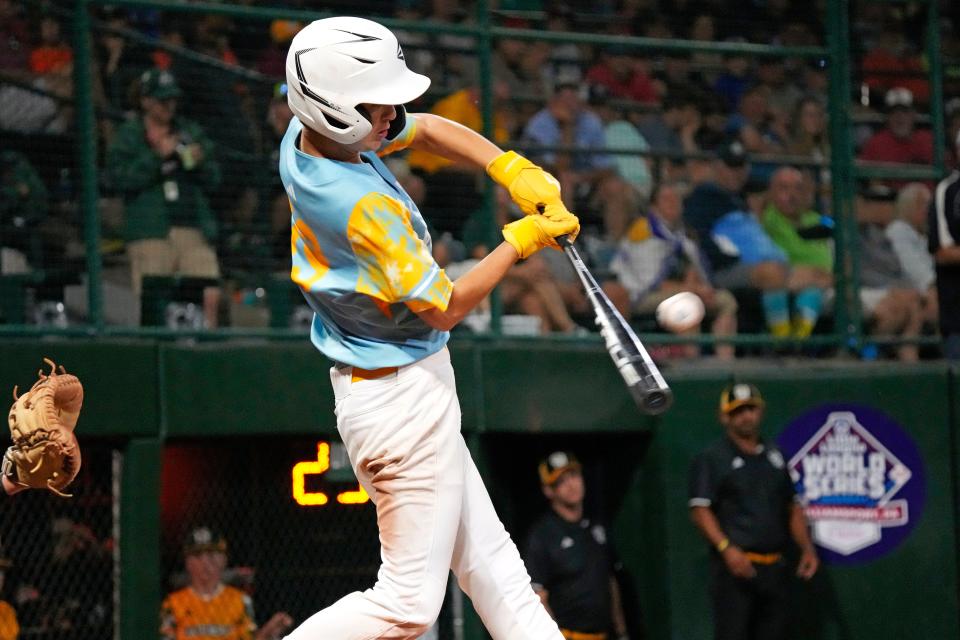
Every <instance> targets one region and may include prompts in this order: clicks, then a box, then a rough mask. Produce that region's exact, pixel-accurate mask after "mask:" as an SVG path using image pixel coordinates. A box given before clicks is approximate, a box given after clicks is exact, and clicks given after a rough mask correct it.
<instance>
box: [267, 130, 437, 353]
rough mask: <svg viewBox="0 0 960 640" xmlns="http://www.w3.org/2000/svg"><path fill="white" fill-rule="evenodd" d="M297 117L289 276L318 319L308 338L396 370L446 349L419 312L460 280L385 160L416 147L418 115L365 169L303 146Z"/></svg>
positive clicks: (365, 159)
mask: <svg viewBox="0 0 960 640" xmlns="http://www.w3.org/2000/svg"><path fill="white" fill-rule="evenodd" d="M302 130H303V125H302V124H301V123H300V121H299V120H298V119H297V118H293V120H292V121H291V122H290V127H289V128H288V129H287V133H286V135H285V136H284V138H283V142H282V143H281V145H280V176H281V178H282V179H283V184H284V188H285V189H286V191H287V196H288V197H289V199H290V209H291V237H290V249H291V253H292V256H293V267H292V271H291V278H292V279H293V281H294V282H296V283H297V285H299V287H300V289H301V291H303V295H304V297H305V298H306V300H307V303H308V304H309V305H310V307H311V308H312V309H313V311H314V313H315V315H314V320H313V325H312V327H311V332H310V338H311V340H312V341H313V344H314V345H315V346H316V347H317V348H318V349H319V350H320V351H321V352H323V353H324V354H325V355H326V356H328V357H329V358H331V359H333V360H335V361H337V362H343V363H346V364H351V365H355V366H358V367H362V368H364V369H378V368H381V367H389V366H399V365H405V364H410V363H411V362H416V361H417V360H421V359H423V358H425V357H426V356H428V355H430V354H432V353H435V352H436V351H439V350H440V349H441V348H443V346H444V345H445V344H446V342H447V340H448V339H449V333H448V332H445V331H437V330H435V329H432V328H431V327H430V326H429V325H427V324H426V323H425V322H424V321H423V320H421V319H420V317H419V316H417V314H416V312H418V311H423V310H425V309H429V308H431V307H433V308H437V309H440V310H445V309H446V308H447V304H448V303H449V301H450V296H451V295H452V293H453V283H452V282H450V279H449V278H448V277H447V275H446V273H444V271H443V270H442V269H441V268H440V267H439V265H437V263H436V261H435V260H434V259H433V253H432V244H431V239H430V234H429V233H428V231H427V225H426V223H425V222H424V220H423V217H422V216H421V215H420V211H419V209H418V208H417V205H416V204H415V203H414V202H413V200H412V199H411V198H410V196H409V195H407V193H406V192H405V191H404V190H403V188H402V187H401V186H400V184H399V183H398V182H397V179H396V178H395V177H394V176H393V174H392V173H391V172H390V170H389V169H388V168H387V167H386V165H385V164H384V163H383V162H382V161H381V160H380V156H382V155H386V154H388V153H392V152H394V151H399V150H402V149H404V148H406V147H407V146H409V144H410V143H411V141H412V140H413V138H414V136H415V133H416V118H415V117H414V116H412V115H408V116H407V122H406V126H405V127H404V128H403V130H402V131H400V132H399V133H398V134H397V135H396V136H395V137H394V138H392V139H390V140H385V141H384V143H383V146H382V147H381V149H380V150H379V151H378V152H376V153H372V152H370V153H362V154H361V159H362V162H359V163H352V162H340V161H336V160H330V159H327V158H318V157H315V156H311V155H308V154H305V153H303V152H302V151H300V150H299V148H298V141H299V138H300V133H301V131H302Z"/></svg>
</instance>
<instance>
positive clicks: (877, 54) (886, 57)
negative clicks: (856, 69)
mask: <svg viewBox="0 0 960 640" xmlns="http://www.w3.org/2000/svg"><path fill="white" fill-rule="evenodd" d="M860 64H861V69H862V71H863V82H864V83H865V84H866V85H867V86H868V87H870V90H871V92H873V93H876V94H877V95H884V94H886V93H888V92H889V91H891V90H893V89H897V88H903V89H906V90H907V91H909V92H910V95H911V96H912V99H913V100H917V101H919V102H922V103H924V104H925V103H926V102H927V101H928V100H929V98H930V83H929V82H928V81H927V70H926V66H925V63H924V61H923V58H922V57H921V56H919V55H918V54H917V53H916V52H915V51H913V49H912V46H911V45H910V41H909V40H908V39H907V29H906V28H905V26H904V25H903V24H902V23H900V22H899V21H897V20H895V19H891V18H888V19H887V20H885V21H884V23H883V24H882V25H881V30H880V33H879V34H878V35H877V37H876V38H875V39H874V41H873V46H872V47H870V48H869V50H868V51H867V53H866V55H865V56H864V57H863V60H862V61H861V63H860ZM888 106H889V105H888ZM911 106H912V102H911Z"/></svg>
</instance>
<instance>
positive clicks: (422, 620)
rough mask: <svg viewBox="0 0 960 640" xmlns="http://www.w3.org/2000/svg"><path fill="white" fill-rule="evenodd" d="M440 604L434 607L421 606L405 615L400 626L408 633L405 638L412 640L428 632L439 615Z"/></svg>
mask: <svg viewBox="0 0 960 640" xmlns="http://www.w3.org/2000/svg"><path fill="white" fill-rule="evenodd" d="M441 604H442V603H438V604H437V605H436V606H435V607H434V606H432V605H429V606H421V607H418V608H417V609H416V610H415V611H411V612H410V613H408V614H407V615H405V616H404V621H403V624H402V625H400V626H401V628H402V629H403V630H404V631H405V632H407V633H408V635H406V636H405V637H407V638H410V639H411V640H413V639H414V638H419V637H420V636H422V635H423V634H425V633H426V632H427V631H429V630H430V627H432V626H433V623H434V622H436V621H437V616H439V615H440V605H441Z"/></svg>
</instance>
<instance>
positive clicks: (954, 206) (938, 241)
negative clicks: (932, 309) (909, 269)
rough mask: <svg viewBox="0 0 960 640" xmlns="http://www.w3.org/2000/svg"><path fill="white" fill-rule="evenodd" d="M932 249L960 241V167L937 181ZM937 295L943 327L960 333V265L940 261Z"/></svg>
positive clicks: (931, 222) (931, 216)
mask: <svg viewBox="0 0 960 640" xmlns="http://www.w3.org/2000/svg"><path fill="white" fill-rule="evenodd" d="M927 241H928V243H929V248H930V253H931V254H934V253H936V252H937V249H939V248H941V247H947V246H956V245H960V170H957V171H954V172H953V173H951V174H950V175H949V176H947V177H946V178H944V179H943V180H941V181H940V182H939V184H937V188H936V189H935V190H934V192H933V200H932V201H931V202H930V210H929V217H928V224H927ZM936 270H937V295H938V297H939V299H940V330H941V331H942V332H943V333H945V334H954V333H960V265H957V264H950V265H945V264H938V265H936Z"/></svg>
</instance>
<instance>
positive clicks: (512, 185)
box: [487, 151, 561, 216]
mask: <svg viewBox="0 0 960 640" xmlns="http://www.w3.org/2000/svg"><path fill="white" fill-rule="evenodd" d="M487 173H488V174H489V175H490V177H491V178H493V179H494V181H495V182H496V183H497V184H499V185H502V186H503V187H505V188H506V189H507V190H508V191H509V192H510V197H511V198H513V201H514V202H516V203H517V205H518V206H519V207H520V210H521V211H523V213H524V214H525V215H528V216H532V215H534V214H536V213H540V211H542V210H543V209H544V208H545V207H547V206H550V205H556V204H561V200H560V182H559V181H558V180H557V179H556V178H554V177H553V176H552V175H550V174H549V173H547V172H546V171H544V170H543V169H541V168H540V167H538V166H537V165H535V164H533V163H532V162H530V161H529V160H527V159H526V158H524V157H523V156H521V155H520V154H519V153H517V152H515V151H507V152H506V153H502V154H500V155H499V156H497V157H496V158H494V159H493V160H491V161H490V164H488V165H487Z"/></svg>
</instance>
